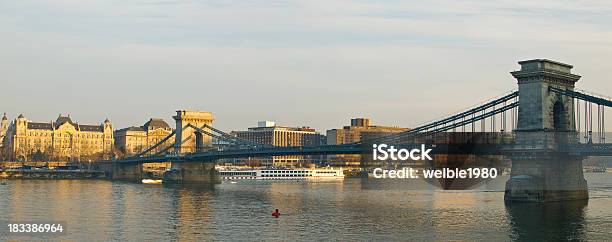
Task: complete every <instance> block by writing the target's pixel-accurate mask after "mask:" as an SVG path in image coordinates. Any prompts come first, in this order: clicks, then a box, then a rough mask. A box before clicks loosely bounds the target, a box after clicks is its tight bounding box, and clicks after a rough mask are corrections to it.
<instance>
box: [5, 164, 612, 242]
mask: <svg viewBox="0 0 612 242" xmlns="http://www.w3.org/2000/svg"><path fill="white" fill-rule="evenodd" d="M586 177H587V181H588V182H589V196H590V199H589V201H588V203H585V202H578V203H576V202H563V203H546V204H513V205H511V206H508V205H505V204H504V200H503V197H504V194H503V183H504V182H505V180H506V179H507V177H501V179H500V178H498V179H496V180H492V182H490V183H489V184H484V185H483V186H481V187H478V188H477V189H476V190H470V191H443V190H438V189H435V188H431V187H427V184H417V185H415V184H414V183H415V181H408V179H405V180H390V179H359V178H350V179H349V178H347V179H344V180H341V181H309V182H305V181H239V182H238V183H231V182H223V183H222V184H217V185H207V186H206V185H170V184H165V185H143V184H136V183H128V182H117V181H106V180H8V181H5V182H4V184H2V185H0V217H1V218H0V220H3V221H10V222H13V223H18V222H26V221H28V222H39V221H40V222H43V221H44V222H58V223H62V224H64V228H65V229H66V231H65V233H63V234H58V235H55V237H50V238H52V239H60V240H78V241H108V240H139V241H142V240H145V241H151V240H164V241H174V240H183V241H192V240H200V241H202V240H205V241H210V240H232V241H253V240H256V241H260V240H281V241H287V240H301V241H306V240H340V241H372V240H374V241H381V240H403V241H421V240H425V241H431V240H464V241H465V240H468V241H469V240H483V241H498V240H499V241H511V240H525V241H541V240H551V241H554V240H561V239H562V240H612V229H611V228H612V174H611V173H602V174H593V173H590V174H586ZM275 208H278V209H279V210H280V212H281V216H280V217H279V218H274V217H272V216H271V215H270V214H271V212H272V211H273V210H274V209H275ZM3 226H6V225H3ZM0 236H2V239H15V240H22V239H26V240H28V239H34V240H39V239H40V238H41V237H24V236H23V235H20V236H17V235H14V234H13V235H7V234H2V235H0ZM42 238H49V237H42Z"/></svg>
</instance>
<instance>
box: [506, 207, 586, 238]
mask: <svg viewBox="0 0 612 242" xmlns="http://www.w3.org/2000/svg"><path fill="white" fill-rule="evenodd" d="M587 205H588V201H587V200H581V201H564V202H554V203H511V204H507V205H506V211H507V213H508V216H509V217H510V223H511V226H512V234H513V237H514V238H513V239H516V240H519V241H567V240H580V241H582V240H585V239H586V238H585V230H586V229H585V224H586V223H585V208H586V206H587Z"/></svg>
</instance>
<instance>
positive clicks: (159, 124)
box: [142, 118, 170, 130]
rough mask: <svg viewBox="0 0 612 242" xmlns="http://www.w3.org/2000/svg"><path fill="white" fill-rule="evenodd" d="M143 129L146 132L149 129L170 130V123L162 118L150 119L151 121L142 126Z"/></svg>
mask: <svg viewBox="0 0 612 242" xmlns="http://www.w3.org/2000/svg"><path fill="white" fill-rule="evenodd" d="M142 128H143V129H144V130H149V129H159V128H162V129H170V125H168V123H166V121H164V120H163V119H161V118H152V119H149V121H147V122H146V123H144V124H143V125H142Z"/></svg>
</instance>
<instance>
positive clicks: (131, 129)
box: [115, 126, 146, 132]
mask: <svg viewBox="0 0 612 242" xmlns="http://www.w3.org/2000/svg"><path fill="white" fill-rule="evenodd" d="M123 131H142V132H144V131H146V130H145V129H144V128H142V127H136V126H132V127H127V128H122V129H118V130H115V132H123Z"/></svg>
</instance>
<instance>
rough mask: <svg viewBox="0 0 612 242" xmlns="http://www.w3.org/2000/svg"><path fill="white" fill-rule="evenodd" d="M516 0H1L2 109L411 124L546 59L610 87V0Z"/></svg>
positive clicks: (124, 117)
mask: <svg viewBox="0 0 612 242" xmlns="http://www.w3.org/2000/svg"><path fill="white" fill-rule="evenodd" d="M517 2H519V1H516V0H511V1H491V0H488V1H484V0H483V1H455V0H446V1H430V0H429V1H393V0H391V1H331V0H304V1H271V0H268V1H231V0H215V1H204V0H202V1H172V0H168V1H163V0H159V1H146V0H138V1H136V0H99V1H93V0H70V1H69V0H58V1H30V0H0V90H1V92H0V93H1V94H0V112H7V113H8V114H9V116H10V117H11V119H12V118H14V117H15V116H17V115H18V114H19V113H23V114H24V115H25V116H26V117H27V118H28V119H31V120H34V121H49V120H54V119H55V118H56V117H57V115H58V114H59V113H64V114H66V113H69V114H71V117H73V119H74V120H75V121H78V122H80V123H100V122H101V121H102V120H104V118H107V117H108V118H109V119H110V120H111V121H112V122H113V123H114V125H115V127H116V128H122V127H126V126H132V125H141V124H142V123H144V122H145V121H146V120H148V119H149V118H150V117H161V118H164V119H166V120H167V121H168V122H169V123H170V124H171V125H174V122H172V120H171V118H170V117H171V116H172V115H173V114H174V111H175V110H178V109H187V108H188V109H199V110H206V111H211V112H213V113H214V115H215V117H216V120H215V126H217V127H219V128H222V129H224V130H237V129H246V128H247V127H251V126H254V125H255V124H256V122H257V121H258V120H273V121H276V122H277V123H279V124H282V125H291V126H296V125H300V126H311V127H315V128H317V130H321V131H322V132H324V130H326V129H330V128H336V127H340V126H342V125H346V124H348V122H349V120H348V119H349V118H350V117H356V116H365V117H371V118H372V119H373V122H374V123H375V124H386V125H398V126H405V127H412V126H415V125H417V124H420V123H422V122H425V121H427V120H430V119H433V118H437V117H440V116H443V115H445V114H450V113H454V112H456V111H457V110H461V109H464V108H467V107H470V106H473V105H475V104H477V103H479V102H481V101H484V100H486V99H489V98H491V97H494V96H498V95H501V94H504V93H506V92H507V91H510V90H512V89H515V88H516V82H515V80H514V79H513V78H512V76H511V75H510V74H509V72H510V71H513V70H516V69H518V68H519V66H518V64H517V63H516V62H517V61H520V60H525V59H532V58H549V59H553V60H557V61H561V62H566V63H569V64H572V65H574V66H575V68H574V70H573V71H574V72H575V73H577V74H579V75H582V76H583V78H582V80H581V81H580V82H579V83H578V87H579V88H583V89H586V90H590V91H594V92H597V93H603V94H609V95H610V96H612V80H611V79H612V78H611V77H610V76H611V74H610V72H612V2H611V1H544V0H539V1H522V2H523V3H517ZM610 117H612V116H610ZM608 120H610V119H608ZM609 127H612V126H609Z"/></svg>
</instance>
